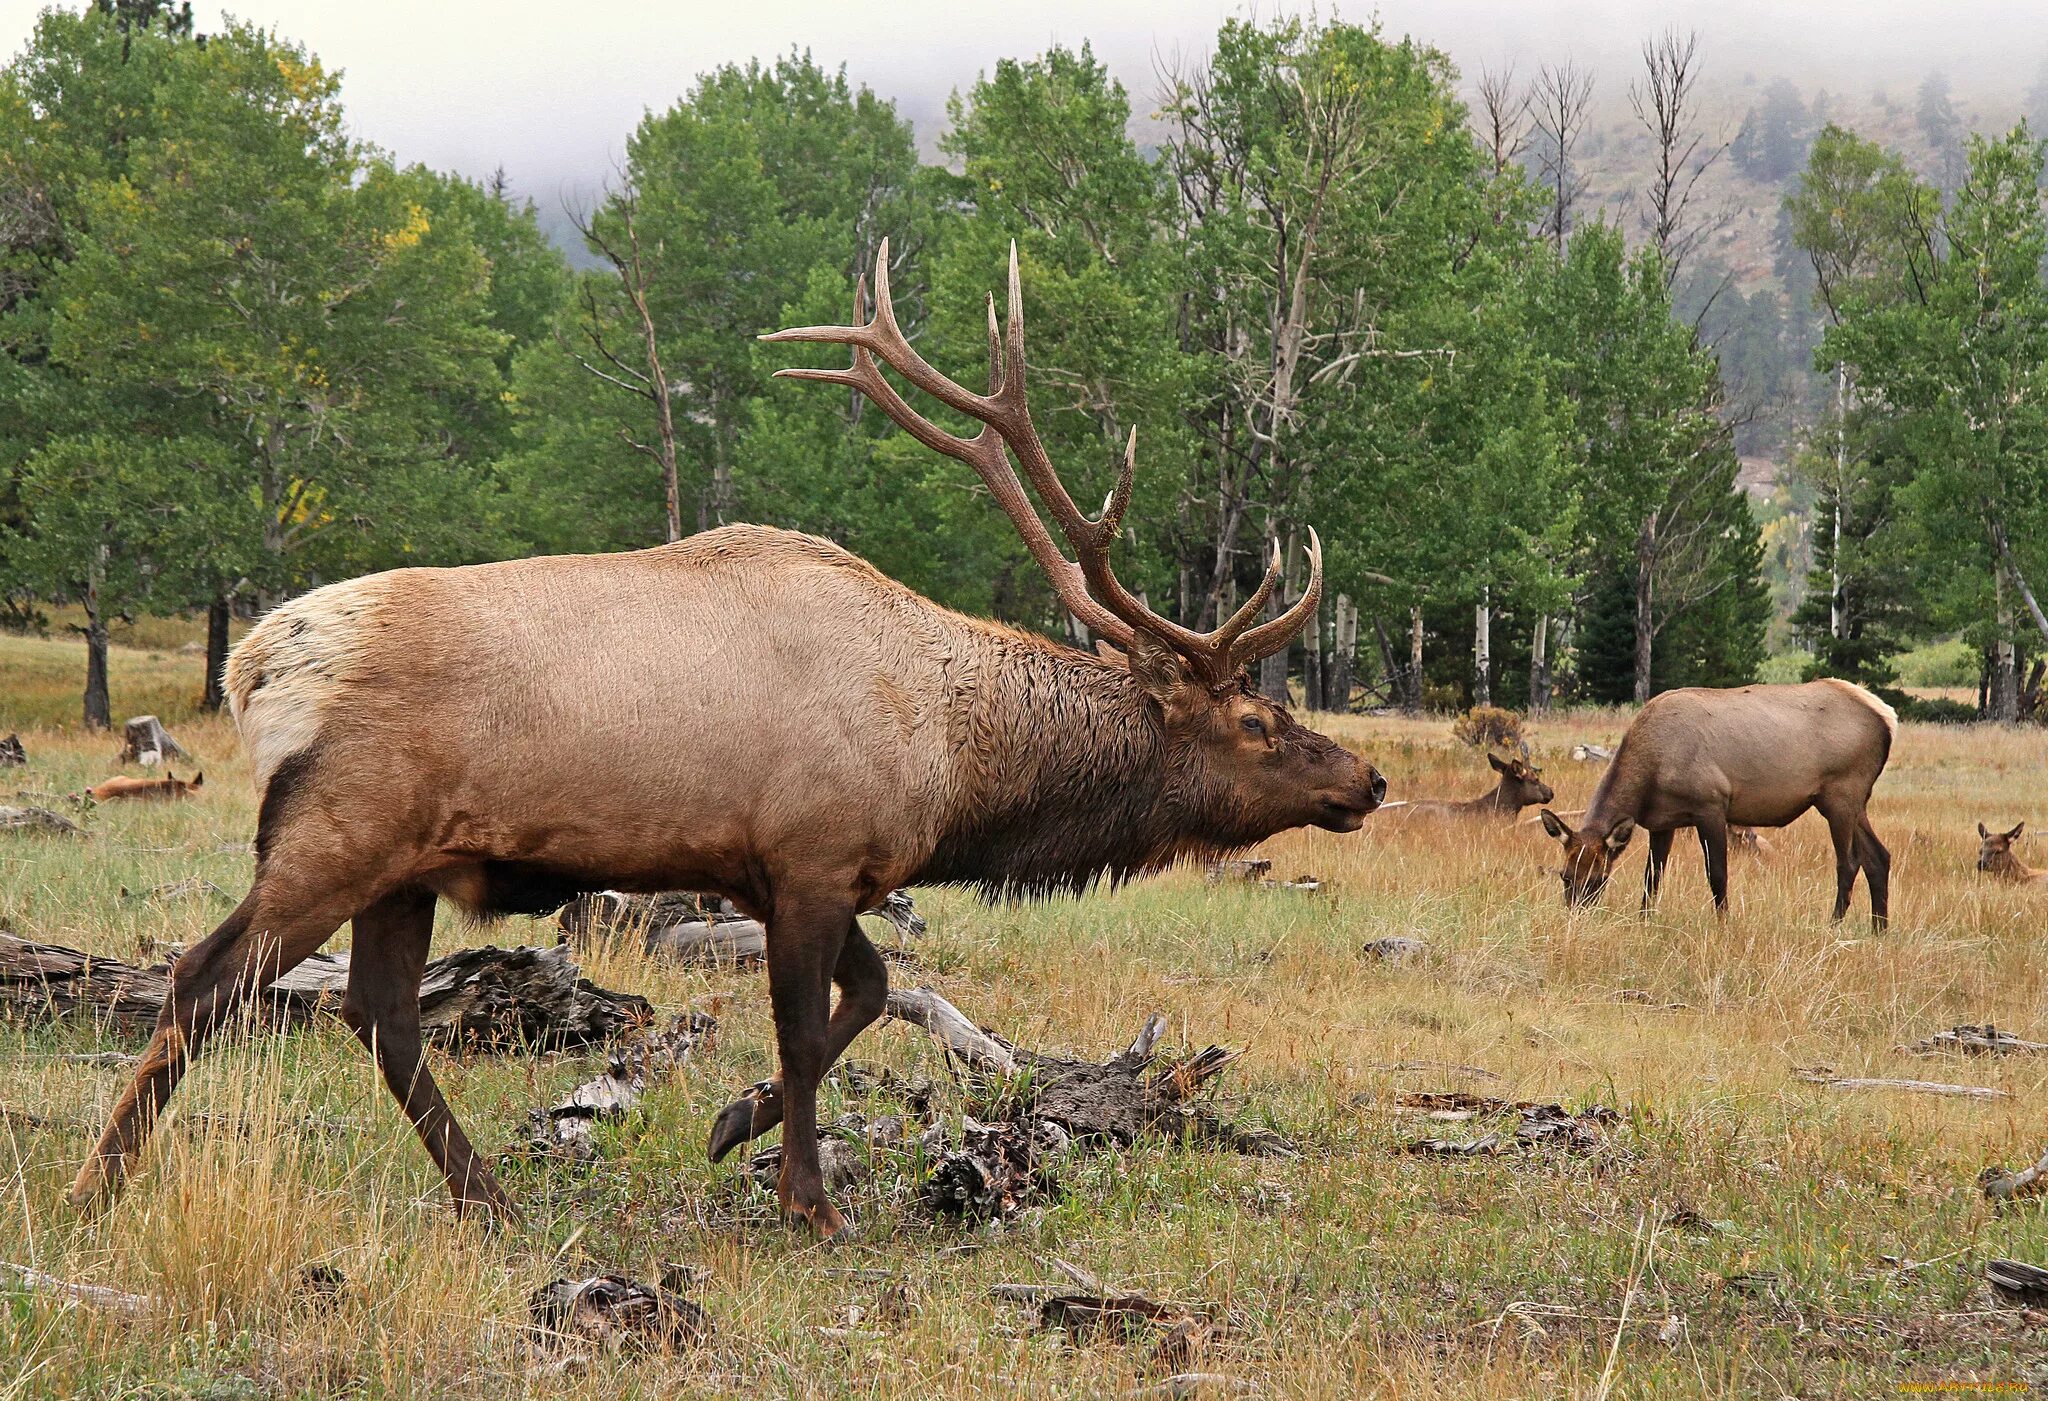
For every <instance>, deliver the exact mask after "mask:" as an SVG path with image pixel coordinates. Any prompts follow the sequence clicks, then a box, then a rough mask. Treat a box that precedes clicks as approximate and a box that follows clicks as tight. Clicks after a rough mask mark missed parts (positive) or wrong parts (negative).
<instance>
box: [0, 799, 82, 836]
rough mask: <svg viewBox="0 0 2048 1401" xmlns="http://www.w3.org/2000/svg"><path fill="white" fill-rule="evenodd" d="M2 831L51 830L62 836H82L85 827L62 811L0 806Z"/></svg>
mask: <svg viewBox="0 0 2048 1401" xmlns="http://www.w3.org/2000/svg"><path fill="white" fill-rule="evenodd" d="M0 831H7V832H49V833H53V834H55V835H57V836H60V837H82V836H84V835H85V829H84V828H83V827H80V826H79V825H78V824H77V823H76V822H73V821H72V820H71V819H70V818H68V817H65V816H63V815H62V814H61V813H54V812H51V811H50V810H49V809H48V808H39V807H33V806H31V807H0Z"/></svg>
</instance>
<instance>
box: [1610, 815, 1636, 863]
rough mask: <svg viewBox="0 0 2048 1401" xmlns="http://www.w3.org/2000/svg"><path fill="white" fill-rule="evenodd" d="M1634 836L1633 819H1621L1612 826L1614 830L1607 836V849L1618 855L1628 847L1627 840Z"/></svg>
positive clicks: (1634, 825)
mask: <svg viewBox="0 0 2048 1401" xmlns="http://www.w3.org/2000/svg"><path fill="white" fill-rule="evenodd" d="M1635 834H1636V824H1635V821H1634V819H1633V818H1627V817H1624V818H1622V819H1621V821H1619V822H1617V823H1615V824H1614V830H1613V831H1611V832H1609V833H1608V834H1607V849H1608V850H1609V851H1611V852H1613V853H1615V854H1616V855H1619V854H1620V853H1621V849H1622V848H1623V847H1625V846H1627V845H1628V839H1629V838H1630V837H1633V836H1634V835H1635Z"/></svg>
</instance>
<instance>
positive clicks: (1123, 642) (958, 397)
mask: <svg viewBox="0 0 2048 1401" xmlns="http://www.w3.org/2000/svg"><path fill="white" fill-rule="evenodd" d="M853 319H854V323H855V324H853V325H851V326H802V327H797V328H794V329H791V330H787V331H775V332H773V333H771V334H768V335H764V336H762V337H761V339H762V340H764V341H813V342H818V343H822V344H829V345H850V346H852V347H853V364H852V365H851V366H849V367H848V368H847V369H844V370H803V369H788V370H777V371H776V372H775V373H776V375H777V376H778V377H782V376H786V377H788V378H790V379H812V380H822V381H823V382H825V383H827V384H843V385H848V386H851V387H852V388H854V389H856V390H859V391H860V392H861V393H862V394H865V395H866V396H867V397H868V398H869V399H870V400H872V401H873V402H874V403H875V404H876V406H877V407H879V408H880V409H881V410H882V412H884V413H886V414H888V415H889V417H890V418H891V419H893V420H895V422H896V423H897V424H898V426H900V427H901V428H902V429H903V430H904V431H905V432H907V433H909V434H910V436H911V437H913V438H915V439H917V440H918V441H919V442H920V443H923V444H924V445H925V446H926V447H928V448H930V449H932V451H934V452H941V453H944V454H945V455H946V456H948V457H952V458H957V459H958V460H959V461H961V462H964V463H966V464H967V465H968V466H970V467H972V468H973V469H974V470H975V472H976V473H977V474H979V476H980V477H981V479H982V481H983V482H985V483H986V484H987V485H988V489H989V493H990V494H991V495H992V496H994V497H995V499H996V503H997V504H998V505H999V506H1001V507H1002V508H1003V513H1004V514H1005V515H1007V516H1009V518H1010V520H1011V522H1012V523H1013V524H1014V525H1015V526H1016V527H1017V533H1018V534H1019V535H1021V536H1022V537H1023V539H1024V544H1025V547H1026V548H1028V549H1029V550H1030V551H1031V556H1032V558H1033V559H1035V560H1037V561H1038V567H1039V568H1040V569H1042V570H1044V571H1045V575H1046V578H1048V579H1049V580H1051V581H1052V586H1053V590H1054V592H1055V593H1057V594H1058V595H1059V599H1060V602H1061V603H1062V604H1064V605H1065V606H1066V608H1067V611H1068V612H1070V613H1072V614H1073V615H1074V616H1075V617H1076V618H1078V619H1079V620H1080V621H1081V622H1082V623H1083V624H1085V625H1086V626H1087V627H1089V628H1090V629H1092V630H1093V631H1095V632H1097V633H1099V634H1101V635H1102V636H1104V637H1106V638H1108V639H1109V640H1110V641H1111V642H1114V643H1115V644H1116V645H1117V646H1119V647H1123V648H1125V649H1129V648H1130V647H1132V646H1133V645H1135V644H1136V642H1137V640H1138V635H1139V634H1140V633H1143V634H1145V635H1146V636H1149V637H1151V638H1153V639H1155V640H1157V641H1159V642H1162V643H1164V644H1165V645H1166V646H1168V647H1170V648H1172V649H1173V650H1174V651H1175V652H1177V653H1179V654H1180V656H1181V657H1182V658H1183V659H1185V660H1186V661H1187V663H1188V664H1189V666H1190V667H1192V668H1193V669H1194V671H1195V672H1196V673H1197V675H1199V676H1200V677H1201V679H1202V680H1203V681H1204V682H1206V683H1208V684H1211V685H1221V684H1224V683H1227V682H1230V681H1232V680H1234V679H1235V678H1236V676H1237V673H1238V670H1239V669H1240V668H1241V667H1243V666H1245V665H1247V664H1249V663H1251V662H1254V661H1257V660H1258V659H1259V658H1261V657H1265V656H1269V655H1271V654H1272V653H1274V652H1277V651H1279V650H1280V649H1281V648H1282V647H1285V646H1286V645H1287V644H1288V642H1290V641H1291V640H1292V639H1293V637H1294V635H1295V634H1296V633H1298V632H1300V631H1301V629H1302V628H1303V626H1305V625H1306V624H1307V622H1308V620H1309V619H1310V618H1311V617H1313V616H1314V614H1315V608H1316V604H1317V602H1318V600H1319V599H1320V598H1321V597H1322V590H1323V547H1322V542H1321V541H1320V540H1318V539H1317V538H1316V534H1315V532H1314V531H1313V530H1311V531H1310V532H1309V580H1308V587H1307V588H1306V589H1304V590H1303V591H1302V596H1301V598H1300V599H1299V600H1297V601H1296V603H1295V604H1294V606H1293V607H1291V608H1289V609H1288V610H1287V611H1286V612H1285V613H1283V614H1281V615H1280V616H1279V617H1277V618H1273V619H1270V620H1268V621H1266V622H1263V623H1260V624H1259V625H1258V626H1257V627H1253V626H1252V625H1251V624H1252V620H1253V619H1254V618H1256V617H1257V616H1258V614H1259V610H1260V609H1262V608H1264V607H1265V605H1266V600H1267V599H1268V598H1270V597H1271V596H1272V593H1273V589H1274V588H1275V586H1277V585H1278V584H1279V582H1280V550H1279V546H1278V545H1277V544H1276V545H1275V546H1274V549H1273V562H1272V564H1271V565H1270V566H1269V567H1268V568H1267V570H1266V575H1265V578H1264V579H1262V580H1261V581H1260V582H1259V586H1258V588H1256V589H1255V590H1253V591H1252V596H1251V597H1250V598H1248V599H1246V600H1245V602H1244V606H1243V607H1241V608H1239V609H1238V610H1237V612H1235V613H1233V614H1232V615H1231V616H1230V617H1229V619H1227V620H1226V621H1225V622H1224V623H1223V624H1222V626H1220V627H1218V628H1217V629H1216V630H1215V631H1214V632H1206V633H1202V632H1195V631H1193V630H1191V629H1189V628H1184V627H1182V626H1181V625H1180V624H1178V623H1176V622H1173V621H1172V620H1170V619H1168V618H1163V617H1161V616H1160V615H1159V614H1157V613H1155V612H1153V611H1152V609H1151V608H1149V607H1148V606H1146V604H1145V603H1144V602H1142V601H1141V600H1139V599H1138V598H1136V597H1134V596H1133V595H1132V594H1131V592H1130V591H1129V590H1128V589H1126V588H1125V587H1124V586H1123V584H1122V583H1121V582H1120V581H1119V580H1118V579H1117V577H1116V574H1115V573H1114V571H1113V570H1112V569H1111V568H1110V563H1109V547H1110V545H1111V544H1112V543H1113V542H1114V541H1115V539H1116V537H1117V532H1118V530H1119V529H1120V528H1121V526H1122V523H1123V515H1124V509H1125V508H1126V507H1127V506H1129V505H1130V501H1131V483H1132V479H1133V476H1134V474H1135V472H1136V469H1137V455H1138V434H1137V430H1136V429H1133V430H1132V431H1131V436H1130V442H1129V444H1128V445H1127V446H1126V447H1125V449H1124V460H1123V463H1122V465H1121V466H1120V468H1119V469H1118V472H1117V481H1116V486H1115V487H1114V488H1112V489H1111V491H1110V493H1109V497H1108V499H1107V500H1105V501H1104V502H1103V506H1102V514H1101V515H1099V516H1097V517H1095V518H1093V519H1090V518H1089V517H1088V515H1087V514H1086V513H1084V512H1083V511H1082V510H1081V509H1080V507H1078V506H1076V505H1075V504H1074V499H1073V497H1072V496H1070V495H1068V493H1067V488H1066V486H1065V484H1064V483H1062V482H1061V481H1060V477H1059V473H1058V471H1056V470H1055V469H1054V467H1053V465H1052V460H1051V458H1049V457H1048V456H1047V455H1046V451H1045V446H1044V444H1042V443H1041V442H1040V441H1039V439H1038V430H1037V429H1036V428H1034V427H1033V426H1032V423H1031V408H1030V405H1029V404H1028V403H1027V402H1026V399H1025V393H1024V291H1023V284H1022V281H1021V279H1020V278H1019V277H1018V273H1017V245H1016V244H1015V243H1012V244H1011V245H1010V304H1009V317H1008V325H1007V326H1003V325H999V324H998V323H997V320H996V302H995V297H994V295H993V294H991V295H990V297H989V299H988V360H989V365H988V380H989V386H988V393H987V394H985V395H983V394H975V393H973V392H971V391H969V390H966V389H963V388H961V387H960V386H959V385H958V384H955V383H954V382H953V381H952V380H950V379H948V378H946V377H945V376H944V375H942V374H940V373H939V372H938V371H937V370H935V369H933V368H932V367H931V366H930V365H929V364H927V363H926V362H925V359H924V357H923V356H921V355H919V354H918V353H917V351H916V350H915V349H914V348H913V347H912V346H911V344H910V342H909V340H908V339H906V338H905V336H904V334H903V331H902V328H901V327H899V326H898V325H897V324H896V312H895V308H894V306H893V305H892V304H891V301H890V296H889V242H888V240H887V239H884V240H883V241H882V247H881V251H880V252H879V253H878V254H877V256H876V258H875V309H874V315H873V316H872V317H870V316H869V315H868V311H867V282H866V279H862V280H861V282H860V284H859V285H858V286H857V287H856V288H855V291H854V300H853ZM877 357H879V358H880V360H881V361H882V363H883V364H886V365H888V366H889V368H891V369H893V370H895V371H896V372H897V373H898V374H900V375H902V376H903V377H904V379H906V380H908V381H909V382H910V384H911V385H912V387H914V388H917V389H921V390H923V391H924V392H925V393H927V394H929V395H931V396H932V397H933V398H934V399H937V400H938V401H939V402H940V403H942V404H944V405H945V406H946V407H947V408H949V409H952V410H953V411H955V412H956V413H961V414H965V415H966V416H967V417H969V418H971V419H974V420H975V421H976V422H978V423H980V424H981V425H982V428H981V432H980V433H978V434H976V435H975V436H974V437H973V438H961V437H956V436H955V435H953V434H951V433H948V432H946V431H945V430H944V429H942V428H940V427H938V426H937V425H936V424H934V423H933V422H932V421H931V420H930V419H928V418H926V417H925V416H924V415H922V414H920V413H919V412H917V410H915V409H913V408H911V407H910V405H909V404H908V403H906V402H905V401H904V399H903V396H902V395H900V394H898V393H897V392H896V389H895V386H893V385H892V384H890V383H889V381H888V380H887V379H886V378H885V377H884V376H883V374H882V372H881V369H880V367H879V366H877V364H876V363H875V361H876V358H877ZM1005 446H1007V447H1008V453H1007V454H1006V453H1005V451H1004V449H1005ZM1011 455H1014V456H1015V457H1016V459H1017V462H1018V463H1019V464H1020V465H1021V466H1022V467H1023V469H1024V475H1025V476H1027V477H1029V478H1030V479H1031V485H1032V486H1033V487H1034V488H1035V489H1036V490H1037V492H1038V498H1039V500H1040V501H1042V502H1044V503H1045V509H1046V511H1047V512H1048V513H1050V514H1051V516H1052V518H1053V522H1054V524H1056V525H1058V526H1059V529H1060V533H1061V534H1062V535H1063V536H1065V537H1066V540H1067V544H1068V545H1069V546H1071V547H1072V549H1073V551H1074V558H1073V559H1068V558H1067V557H1066V555H1064V554H1063V553H1061V551H1060V548H1059V546H1058V545H1057V544H1056V543H1054V541H1053V538H1052V535H1051V532H1049V531H1048V530H1047V529H1046V528H1045V522H1044V521H1043V520H1041V519H1040V518H1039V515H1038V511H1037V509H1036V508H1034V507H1033V506H1032V504H1031V500H1030V498H1029V497H1028V496H1027V495H1026V494H1025V491H1024V486H1023V483H1022V482H1020V481H1019V480H1018V478H1017V473H1016V471H1015V470H1014V469H1013V468H1012V467H1011V466H1010V456H1011Z"/></svg>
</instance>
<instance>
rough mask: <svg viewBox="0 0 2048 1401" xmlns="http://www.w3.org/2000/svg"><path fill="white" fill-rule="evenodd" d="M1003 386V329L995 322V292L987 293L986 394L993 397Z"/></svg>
mask: <svg viewBox="0 0 2048 1401" xmlns="http://www.w3.org/2000/svg"><path fill="white" fill-rule="evenodd" d="M1002 387H1003V331H1002V327H1000V326H998V325H997V324H996V294H995V293H993V292H991V293H989V294H988V394H989V397H990V398H991V399H993V398H994V397H995V396H996V395H997V393H999V392H1000V391H1001V389H1002Z"/></svg>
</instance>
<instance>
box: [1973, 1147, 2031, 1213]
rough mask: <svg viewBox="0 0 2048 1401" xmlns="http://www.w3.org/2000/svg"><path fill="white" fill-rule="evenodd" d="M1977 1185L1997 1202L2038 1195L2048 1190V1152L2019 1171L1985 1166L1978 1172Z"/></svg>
mask: <svg viewBox="0 0 2048 1401" xmlns="http://www.w3.org/2000/svg"><path fill="white" fill-rule="evenodd" d="M1977 1185H1978V1186H1980V1187H1982V1188H1983V1189H1984V1195H1985V1196H1987V1197H1989V1198H1990V1199H1991V1200H1992V1201H1995V1202H2004V1201H2012V1200H2014V1199H2015V1198H2018V1197H2038V1196H2040V1195H2042V1194H2043V1193H2044V1192H2048V1153H2043V1154H2042V1155H2041V1158H2040V1161H2038V1162H2036V1163H2033V1164H2031V1165H2029V1166H2027V1167H2023V1168H2021V1169H2020V1170H2019V1171H2018V1172H2007V1171H2006V1170H2005V1169H2004V1168H2002V1167H1998V1166H1996V1165H1994V1166H1991V1167H1988V1168H1985V1169H1984V1171H1982V1172H1980V1173H1978V1174H1977Z"/></svg>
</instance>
